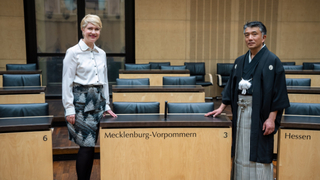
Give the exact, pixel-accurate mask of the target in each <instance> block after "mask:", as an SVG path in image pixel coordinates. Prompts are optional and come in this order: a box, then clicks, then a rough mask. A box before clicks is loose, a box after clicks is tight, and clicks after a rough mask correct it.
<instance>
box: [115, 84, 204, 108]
mask: <svg viewBox="0 0 320 180" xmlns="http://www.w3.org/2000/svg"><path fill="white" fill-rule="evenodd" d="M112 99H113V102H159V103H160V113H164V103H165V101H168V102H170V103H173V102H176V103H177V102H185V103H188V102H205V93H204V88H203V87H201V86H200V85H185V86H175V85H168V86H130V85H129V86H126V85H113V86H112Z"/></svg>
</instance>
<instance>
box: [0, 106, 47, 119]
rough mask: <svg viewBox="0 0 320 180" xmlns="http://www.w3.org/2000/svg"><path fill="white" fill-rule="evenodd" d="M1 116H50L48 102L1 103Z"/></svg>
mask: <svg viewBox="0 0 320 180" xmlns="http://www.w3.org/2000/svg"><path fill="white" fill-rule="evenodd" d="M0 112H1V113H0V117H24V116H48V115H49V105H48V103H35V104H0Z"/></svg>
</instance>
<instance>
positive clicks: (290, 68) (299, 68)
mask: <svg viewBox="0 0 320 180" xmlns="http://www.w3.org/2000/svg"><path fill="white" fill-rule="evenodd" d="M283 69H284V70H302V69H303V66H302V65H284V66H283Z"/></svg>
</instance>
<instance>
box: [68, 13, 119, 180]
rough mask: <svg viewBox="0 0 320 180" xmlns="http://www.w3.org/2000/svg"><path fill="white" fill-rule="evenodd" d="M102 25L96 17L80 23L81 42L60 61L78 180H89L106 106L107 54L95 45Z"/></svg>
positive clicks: (107, 95)
mask: <svg viewBox="0 0 320 180" xmlns="http://www.w3.org/2000/svg"><path fill="white" fill-rule="evenodd" d="M101 28H102V23H101V20H100V18H99V16H97V15H91V14H88V15H86V16H85V17H84V18H83V19H82V21H81V30H82V35H83V39H80V41H79V42H78V44H76V45H75V46H73V47H71V48H69V49H68V50H67V52H66V56H65V58H64V60H63V78H62V102H63V106H64V109H65V116H66V123H67V127H68V131H69V139H70V140H71V141H73V142H75V143H76V144H78V145H79V146H80V149H79V152H78V155H77V160H76V170H77V175H78V180H89V179H90V175H91V170H92V165H93V158H94V146H95V144H96V142H97V139H98V132H99V122H100V119H101V118H102V116H105V115H106V113H108V114H110V115H111V116H113V117H117V115H116V114H114V113H113V112H112V110H111V109H110V107H109V88H108V78H107V59H106V53H105V52H104V51H103V50H102V49H100V48H98V47H97V46H96V45H95V42H96V41H97V40H98V39H99V36H100V30H101Z"/></svg>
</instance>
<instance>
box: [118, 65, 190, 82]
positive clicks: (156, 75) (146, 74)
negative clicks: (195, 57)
mask: <svg viewBox="0 0 320 180" xmlns="http://www.w3.org/2000/svg"><path fill="white" fill-rule="evenodd" d="M163 76H190V71H189V70H188V69H186V70H161V69H146V70H123V69H120V70H119V78H121V79H135V78H149V81H150V86H162V85H163V83H162V78H163Z"/></svg>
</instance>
